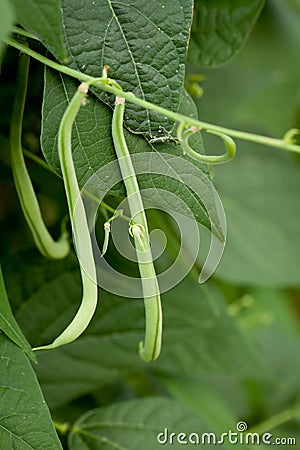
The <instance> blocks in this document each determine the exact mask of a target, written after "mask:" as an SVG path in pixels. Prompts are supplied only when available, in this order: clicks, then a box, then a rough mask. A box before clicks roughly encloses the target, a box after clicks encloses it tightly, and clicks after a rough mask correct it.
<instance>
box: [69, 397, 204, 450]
mask: <svg viewBox="0 0 300 450" xmlns="http://www.w3.org/2000/svg"><path fill="white" fill-rule="evenodd" d="M171 411H172V413H171ZM209 431H210V430H209V429H208V426H207V425H206V424H205V422H204V421H203V420H202V419H201V417H199V416H197V415H196V414H193V413H192V412H190V411H189V410H188V409H186V408H184V407H183V406H182V405H180V403H177V402H176V401H173V400H170V399H167V398H160V397H155V398H147V399H146V398H145V399H139V400H131V401H124V402H122V403H117V404H114V405H111V406H108V407H105V408H98V409H95V410H92V411H90V412H88V413H87V414H85V415H84V416H82V417H81V418H80V419H79V420H78V421H77V422H76V423H75V424H74V427H73V429H72V431H71V433H70V436H69V442H68V443H69V447H70V450H79V449H83V448H93V449H94V450H106V449H107V450H108V449H110V448H118V449H124V450H125V449H126V450H140V449H143V450H155V449H159V448H161V447H162V444H163V445H167V448H168V447H169V446H170V447H171V448H172V449H176V450H179V449H181V448H182V445H183V443H182V441H186V444H185V447H187V448H192V447H194V445H193V443H195V442H196V441H195V440H196V439H197V438H196V437H195V433H197V434H198V436H200V437H199V440H200V442H201V432H202V433H205V432H206V433H207V432H209ZM170 433H175V437H174V435H173V438H170ZM179 433H185V434H186V435H185V436H183V435H182V434H181V436H179V441H178V438H177V435H178V434H179ZM191 433H194V436H193V437H192V438H191V440H192V442H189V435H190V434H191ZM170 439H171V441H170ZM180 441H181V442H180Z"/></svg>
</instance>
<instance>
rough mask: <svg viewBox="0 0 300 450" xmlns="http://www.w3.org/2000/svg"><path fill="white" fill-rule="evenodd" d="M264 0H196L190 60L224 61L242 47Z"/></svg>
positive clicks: (207, 64)
mask: <svg viewBox="0 0 300 450" xmlns="http://www.w3.org/2000/svg"><path fill="white" fill-rule="evenodd" d="M263 5H264V0H242V1H240V0H225V1H224V0H196V1H195V15H194V21H193V28H192V35H191V44H190V49H189V59H190V61H191V62H192V63H193V64H197V65H199V66H201V67H210V68H212V67H217V66H220V65H222V64H225V63H226V62H228V61H229V60H231V59H232V58H234V56H235V55H236V54H237V53H238V52H239V51H240V50H241V48H242V46H243V45H244V43H245V42H246V40H247V38H248V37H249V34H250V32H251V30H252V27H253V25H254V24H255V22H256V20H257V18H258V17H259V14H260V12H261V10H262V7H263Z"/></svg>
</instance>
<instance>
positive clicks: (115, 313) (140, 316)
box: [5, 253, 269, 407]
mask: <svg viewBox="0 0 300 450" xmlns="http://www.w3.org/2000/svg"><path fill="white" fill-rule="evenodd" d="M25 261H26V263H25ZM28 261H30V264H28ZM64 266H65V269H63V268H62V265H59V267H57V264H56V263H53V262H51V261H50V262H49V261H43V260H42V259H41V258H39V257H37V258H35V257H34V254H33V253H28V254H26V253H25V254H24V255H23V256H22V255H20V256H17V257H15V258H13V259H12V260H11V262H10V263H9V264H8V265H7V266H6V271H5V275H6V280H7V285H8V289H9V291H10V289H12V292H14V298H15V299H16V303H15V307H16V309H17V310H16V317H17V318H18V321H19V322H20V324H21V326H22V329H23V331H24V333H25V335H26V336H27V338H28V339H29V340H30V341H31V342H32V344H35V345H40V344H43V343H48V342H50V341H51V340H53V338H54V337H56V336H57V335H58V334H59V332H61V330H62V329H63V328H64V327H65V326H66V325H67V323H68V322H69V321H70V320H71V318H72V316H73V315H74V313H75V311H76V309H77V307H78V303H79V301H80V296H81V284H80V277H79V273H78V269H77V267H76V264H75V263H74V259H73V258H71V259H67V260H66V261H65V262H64ZM17 268H18V269H17ZM28 274H31V276H32V274H34V278H35V280H34V281H33V282H32V284H30V283H26V286H24V287H23V288H22V284H20V283H19V284H18V280H19V279H20V278H21V279H26V278H27V276H28ZM16 285H18V288H16ZM38 285H40V287H39V288H38V287H37V286H38ZM187 292H188V296H187V295H186V294H187ZM17 299H19V301H17ZM183 299H184V301H183ZM99 300H100V306H99V308H98V310H97V312H96V315H95V317H94V319H93V321H92V322H91V324H90V326H89V328H88V329H87V331H86V332H85V333H84V334H83V335H82V336H81V338H79V339H78V340H77V341H76V342H74V343H73V344H70V345H68V346H64V347H61V348H58V349H56V350H53V351H50V352H49V351H45V352H41V353H39V354H38V361H39V364H38V366H37V368H36V370H37V373H38V376H39V379H40V382H41V384H42V387H43V391H44V394H45V395H46V398H47V401H48V402H49V404H50V405H51V406H53V407H54V406H58V405H60V404H63V403H66V402H67V401H69V400H70V399H72V398H76V397H78V396H80V395H82V394H83V393H87V392H91V391H93V390H95V389H97V388H99V387H101V386H105V385H106V384H108V383H110V382H112V381H113V380H115V379H116V378H120V377H122V376H124V375H125V374H127V373H128V372H130V371H132V370H135V369H137V368H141V367H144V363H142V361H141V360H140V358H139V356H138V352H137V345H138V342H139V341H140V340H141V339H142V336H143V334H144V308H143V302H142V300H135V301H134V300H129V299H127V300H124V299H122V298H118V297H116V296H113V295H111V294H108V293H106V292H104V291H101V292H100V297H99ZM18 305H19V306H18ZM163 309H164V322H165V323H164V338H163V352H162V355H161V357H160V359H159V360H158V361H157V362H156V363H154V364H153V365H152V366H151V367H152V368H153V370H155V371H159V372H160V373H162V372H164V373H169V374H172V373H173V374H177V373H178V370H179V368H180V372H181V373H182V374H186V375H187V374H190V373H193V374H194V375H195V376H197V374H207V375H208V376H212V375H214V376H215V377H220V378H222V377H228V376H230V377H234V378H237V379H243V378H245V377H263V378H264V379H265V377H267V379H268V377H269V375H268V374H267V371H266V370H265V367H264V364H263V363H262V361H261V359H260V357H259V356H258V355H257V353H256V351H255V350H254V349H253V348H252V346H251V345H250V343H249V342H248V340H247V339H245V337H244V335H243V333H241V331H240V330H239V329H238V328H237V327H236V325H235V322H234V320H232V318H230V317H229V316H228V315H227V313H226V309H225V306H224V300H223V298H222V296H221V295H220V293H219V292H218V291H217V290H216V289H214V288H213V287H212V286H209V285H206V286H205V287H203V286H199V285H197V283H195V282H193V281H191V280H186V281H185V282H183V283H181V284H180V285H179V286H178V287H177V288H175V289H173V290H172V291H170V292H169V293H166V294H164V295H163ZM224 349H226V351H225V350H224ZM149 368H150V367H149ZM258 368H259V370H258Z"/></svg>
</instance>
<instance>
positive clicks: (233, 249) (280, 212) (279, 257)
mask: <svg viewBox="0 0 300 450" xmlns="http://www.w3.org/2000/svg"><path fill="white" fill-rule="evenodd" d="M244 152H245V153H244ZM215 182H216V186H217V189H218V191H219V192H220V193H221V197H222V199H223V204H224V208H225V211H226V217H227V224H228V238H227V246H226V247H225V252H224V255H223V258H222V260H221V263H220V265H219V267H218V269H217V271H216V275H217V276H219V277H221V278H223V279H225V280H228V281H230V282H232V283H238V284H250V285H256V286H257V285H261V286H274V287H275V286H276V287H281V286H298V285H299V284H300V274H299V270H298V268H299V264H300V235H299V224H300V199H299V194H298V189H299V183H300V172H299V167H298V166H297V165H296V164H295V160H294V159H293V157H292V156H291V155H286V154H282V153H279V152H276V151H273V153H272V157H271V154H270V152H269V151H266V149H263V148H259V147H258V146H257V149H256V150H255V151H251V147H250V146H249V147H248V146H245V145H244V149H243V154H241V153H240V154H239V156H238V157H237V158H236V159H235V161H234V162H232V164H230V165H227V166H224V167H223V168H222V170H220V169H218V171H217V172H216V177H215Z"/></svg>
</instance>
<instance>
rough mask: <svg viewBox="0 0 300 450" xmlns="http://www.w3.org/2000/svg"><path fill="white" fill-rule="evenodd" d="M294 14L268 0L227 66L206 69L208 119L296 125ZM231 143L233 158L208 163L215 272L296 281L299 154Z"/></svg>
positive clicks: (258, 280)
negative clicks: (222, 242) (224, 230)
mask: <svg viewBox="0 0 300 450" xmlns="http://www.w3.org/2000/svg"><path fill="white" fill-rule="evenodd" d="M299 20H300V15H299V8H298V9H297V5H296V3H295V2H291V3H286V2H285V1H282V0H278V1H270V2H268V4H267V7H266V9H265V11H264V13H263V14H262V16H261V18H260V19H259V21H258V23H257V25H256V27H255V33H253V35H252V36H251V38H250V40H249V41H248V43H247V45H246V46H245V48H244V50H243V52H241V53H240V55H239V56H238V57H237V58H236V59H235V60H234V61H233V62H232V63H231V64H229V65H228V66H224V67H222V68H220V69H219V70H215V71H207V78H206V82H205V95H204V96H203V98H202V99H201V100H200V101H199V104H198V108H199V111H201V114H202V115H203V117H205V119H206V120H207V121H209V122H213V123H219V124H222V125H224V126H228V127H232V128H237V129H244V130H246V131H250V132H251V131H252V132H258V133H260V134H266V135H274V136H278V137H281V136H283V135H284V133H285V132H286V131H287V130H288V129H289V128H293V127H298V128H299V127H300V122H299V93H300V91H299V77H300V65H299V64H298V63H297V61H298V59H297V58H298V54H299V52H300V27H299V26H298V25H299ZM274 49H276V51H274ZM191 70H193V69H191ZM224 86H226V89H224ZM245 86H246V87H247V88H245ZM237 98H238V101H237ZM237 144H238V152H237V155H236V157H235V159H234V160H233V161H232V162H231V163H230V164H227V165H223V166H219V167H216V169H215V177H214V182H215V185H216V188H217V190H218V192H219V194H220V196H221V198H222V200H223V204H224V208H225V212H226V216H227V225H228V239H227V245H226V247H225V252H224V256H223V259H222V261H221V264H220V266H219V268H218V270H217V272H216V275H218V276H220V277H222V278H223V279H225V280H228V281H229V282H233V283H236V284H251V285H258V284H259V285H261V286H266V285H269V286H288V285H299V283H300V278H299V271H298V269H297V267H298V266H299V249H300V240H299V232H298V230H299V224H300V203H299V195H298V192H299V181H300V178H299V176H300V175H299V174H300V171H299V163H298V159H297V158H296V157H295V156H292V155H288V154H283V152H282V151H280V150H276V149H272V148H268V147H262V146H258V145H257V144H248V143H246V142H243V141H237ZM207 147H209V145H207ZM203 241H204V239H203ZM192 246H193V243H192V242H191V247H192Z"/></svg>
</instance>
